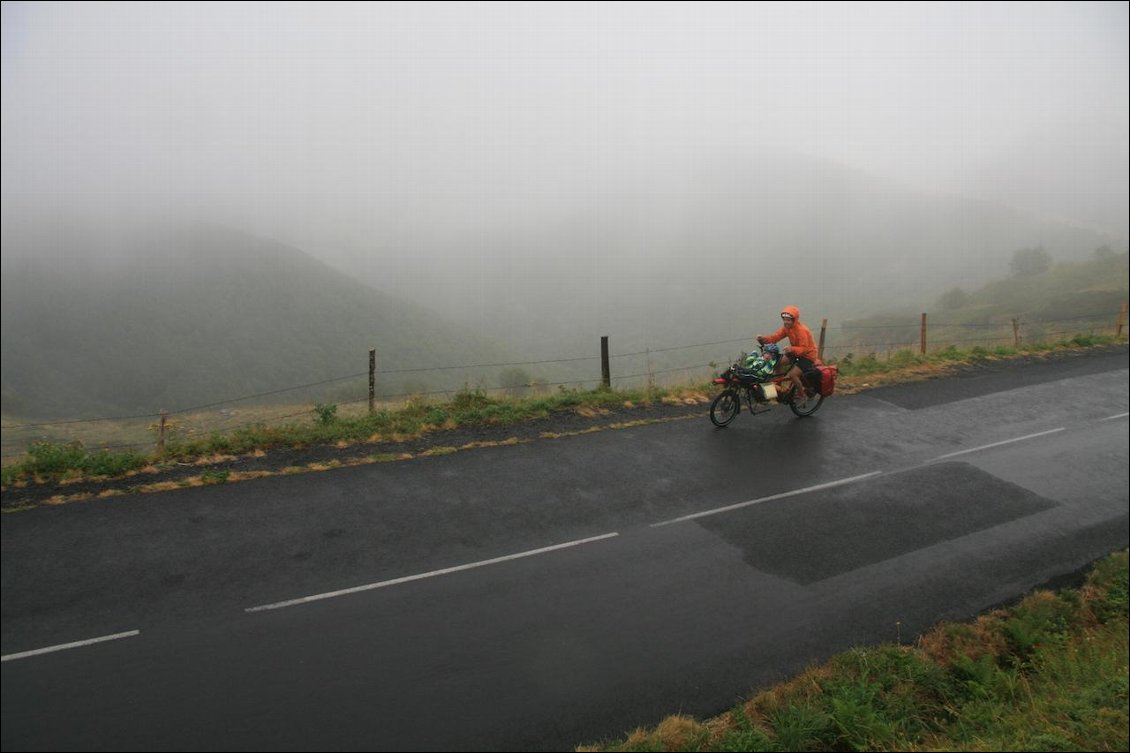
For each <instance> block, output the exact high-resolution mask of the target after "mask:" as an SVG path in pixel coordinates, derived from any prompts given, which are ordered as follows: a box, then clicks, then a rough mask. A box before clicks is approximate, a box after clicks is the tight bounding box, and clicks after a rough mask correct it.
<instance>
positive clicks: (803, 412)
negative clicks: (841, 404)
mask: <svg viewBox="0 0 1130 753" xmlns="http://www.w3.org/2000/svg"><path fill="white" fill-rule="evenodd" d="M823 404H824V396H823V395H821V394H820V393H819V392H817V393H816V394H815V395H813V396H812V397H806V398H804V399H802V400H797V399H796V398H795V397H794V398H793V399H792V400H790V401H789V408H791V409H792V411H793V413H795V414H797V415H798V416H800V417H801V418H804V417H806V416H811V415H812V414H813V413H815V412H816V411H817V410H819V409H820V406H821V405H823Z"/></svg>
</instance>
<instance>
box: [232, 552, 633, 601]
mask: <svg viewBox="0 0 1130 753" xmlns="http://www.w3.org/2000/svg"><path fill="white" fill-rule="evenodd" d="M619 535H620V534H619V533H615V532H614V533H605V534H602V535H600V536H591V537H589V538H587V539H578V540H576V541H567V542H565V543H564V544H554V545H553V546H545V547H542V548H541V549H531V550H530V551H528V552H518V553H517V554H507V555H505V556H503V557H495V558H494V559H489V560H482V561H480V562H471V563H468V564H466V565H456V566H454V567H445V568H443V569H442V570H432V571H431V572H427V573H418V574H416V575H406V576H404V577H403V578H393V579H392V580H382V581H380V582H379V583H368V584H366V585H364V586H354V587H353V588H343V589H341V590H340V591H328V592H326V593H321V594H314V595H313V596H303V597H302V598H300V599H290V600H289V601H279V602H275V603H274V604H263V605H260V606H257V607H247V608H246V609H244V610H243V611H245V612H266V611H268V610H271V609H282V608H283V607H293V606H296V605H298V604H306V603H309V602H311V601H321V600H322V599H332V598H335V597H337V596H346V595H348V594H355V593H360V592H361V591H372V590H373V589H375V588H385V587H386V586H398V585H400V584H401V583H410V582H412V581H414V580H423V579H424V578H435V577H437V576H440V575H449V574H451V573H458V572H461V571H463V570H473V569H475V568H476V567H486V566H487V565H497V564H498V563H500V562H509V561H510V560H517V559H522V558H523V557H533V556H535V555H538V554H545V553H547V552H554V551H557V550H558V549H566V548H568V547H572V546H580V545H581V544H589V543H592V542H593V541H602V540H604V539H610V538H612V537H613V536H619Z"/></svg>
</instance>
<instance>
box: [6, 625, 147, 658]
mask: <svg viewBox="0 0 1130 753" xmlns="http://www.w3.org/2000/svg"><path fill="white" fill-rule="evenodd" d="M135 635H141V631H140V630H130V631H128V632H125V633H114V634H113V635H103V636H101V637H99V638H89V639H87V640H85V641H73V642H72V643H60V644H59V645H58V646H48V647H47V648H37V649H35V650H33V651H20V652H19V653H18V654H5V655H4V656H0V661H14V660H16V659H26V658H27V657H29V656H39V655H40V654H50V653H52V652H53V651H65V650H67V649H68V648H79V647H81V646H89V645H91V644H93V643H103V642H105V641H116V640H118V639H119V638H132V637H133V636H135Z"/></svg>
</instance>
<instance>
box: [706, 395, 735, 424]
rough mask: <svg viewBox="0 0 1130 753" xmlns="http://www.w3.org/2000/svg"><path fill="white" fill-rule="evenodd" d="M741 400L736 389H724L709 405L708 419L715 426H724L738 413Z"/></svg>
mask: <svg viewBox="0 0 1130 753" xmlns="http://www.w3.org/2000/svg"><path fill="white" fill-rule="evenodd" d="M741 407H742V400H741V398H740V397H739V396H738V392H737V390H724V391H723V392H721V393H720V394H719V395H718V397H716V398H714V402H713V403H711V405H710V420H711V422H712V423H713V424H714V425H715V426H726V425H727V424H729V423H730V422H731V421H733V420H734V418H735V417H736V416H737V415H738V411H739V410H741Z"/></svg>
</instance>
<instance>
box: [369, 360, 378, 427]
mask: <svg viewBox="0 0 1130 753" xmlns="http://www.w3.org/2000/svg"><path fill="white" fill-rule="evenodd" d="M376 394H377V351H376V349H375V348H370V349H369V415H370V416H371V415H373V398H374V397H376Z"/></svg>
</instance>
